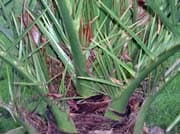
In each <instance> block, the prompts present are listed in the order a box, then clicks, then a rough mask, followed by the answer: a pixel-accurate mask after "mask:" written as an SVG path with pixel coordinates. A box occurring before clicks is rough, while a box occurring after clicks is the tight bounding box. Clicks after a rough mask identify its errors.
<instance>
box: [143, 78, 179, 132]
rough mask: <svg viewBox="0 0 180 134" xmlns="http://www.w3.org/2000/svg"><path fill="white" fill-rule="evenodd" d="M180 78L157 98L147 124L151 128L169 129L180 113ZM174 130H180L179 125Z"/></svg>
mask: <svg viewBox="0 0 180 134" xmlns="http://www.w3.org/2000/svg"><path fill="white" fill-rule="evenodd" d="M179 87H180V76H178V77H176V79H174V80H173V81H172V82H171V83H170V84H169V85H168V86H167V87H166V88H165V89H164V91H163V92H162V93H161V94H160V95H159V96H157V98H156V99H155V100H154V102H153V103H152V105H151V108H150V110H149V113H148V116H147V119H146V120H147V123H148V125H150V126H154V125H158V126H161V127H162V128H167V127H168V126H169V125H170V123H172V121H173V120H174V119H175V118H176V116H177V115H178V114H179V112H180V105H179V104H180V99H179V98H180V90H179ZM174 130H180V124H178V125H177V126H176V127H175V128H174Z"/></svg>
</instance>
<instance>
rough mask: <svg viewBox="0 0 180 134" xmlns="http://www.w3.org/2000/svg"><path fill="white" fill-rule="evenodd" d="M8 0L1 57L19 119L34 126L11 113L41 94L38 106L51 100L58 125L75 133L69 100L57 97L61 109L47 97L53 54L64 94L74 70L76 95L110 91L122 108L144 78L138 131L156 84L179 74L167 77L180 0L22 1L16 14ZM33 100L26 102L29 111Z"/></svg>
mask: <svg viewBox="0 0 180 134" xmlns="http://www.w3.org/2000/svg"><path fill="white" fill-rule="evenodd" d="M17 1H18V0H17ZM17 1H16V2H17ZM8 2H10V3H11V1H8ZM8 2H6V1H1V2H0V4H1V10H2V14H1V16H2V18H3V21H4V24H2V26H0V30H1V33H0V58H1V61H0V62H3V64H5V65H6V66H3V68H6V70H7V77H8V79H7V80H8V90H9V95H10V100H9V101H10V102H12V103H13V108H14V109H15V110H17V111H16V112H14V113H13V112H12V116H13V117H14V116H15V119H16V120H19V121H20V122H21V123H22V125H24V126H25V127H26V128H27V129H28V130H29V131H30V132H31V131H33V130H32V128H29V126H28V125H27V124H26V123H25V124H24V122H22V121H21V120H20V117H19V116H18V115H14V114H18V112H20V111H21V110H20V111H18V110H19V109H21V108H20V107H19V106H23V107H25V106H26V105H27V100H28V99H29V98H31V96H33V95H34V94H38V96H39V97H40V98H39V99H38V102H34V103H33V105H35V106H37V107H39V106H38V103H40V102H41V103H44V105H43V106H41V107H40V110H39V111H41V112H43V111H44V109H45V105H46V104H48V105H51V106H52V112H53V114H54V116H55V119H56V122H57V124H58V127H59V128H60V129H61V130H63V131H67V132H77V130H76V128H75V126H74V124H73V122H72V121H71V120H70V119H69V117H68V114H67V105H66V104H64V103H60V104H63V106H64V105H65V106H64V107H63V106H61V107H60V108H59V107H58V106H57V105H56V104H55V103H53V102H52V101H51V100H50V99H49V98H48V97H46V95H47V94H48V93H49V89H50V87H49V86H48V85H49V83H51V82H52V81H53V79H54V78H56V77H58V76H55V77H54V78H50V76H49V73H48V71H49V70H50V69H51V68H50V66H48V64H47V62H48V58H49V57H51V58H52V59H55V60H57V61H60V65H62V66H58V67H59V68H60V67H62V69H63V71H59V72H60V73H61V75H62V77H61V80H59V81H58V82H59V83H58V89H56V91H57V92H58V93H59V94H62V96H63V97H62V98H61V97H60V100H62V101H63V99H64V100H66V99H67V100H68V99H72V98H73V97H74V96H71V97H69V98H67V92H68V87H67V86H66V85H67V84H65V81H66V77H67V75H70V77H71V79H72V82H73V84H74V85H75V90H76V92H77V94H78V95H79V97H82V98H87V97H90V96H92V95H96V94H104V95H108V96H110V97H111V100H112V104H111V105H110V107H111V108H112V109H113V110H114V111H117V112H124V111H125V110H126V107H127V105H128V101H129V99H130V97H131V96H132V94H133V93H134V92H135V90H136V89H137V87H138V86H139V85H140V83H141V82H142V81H143V80H144V79H145V78H147V79H148V85H149V87H147V89H146V91H145V92H146V94H145V95H146V96H147V100H145V103H144V105H143V106H142V110H141V111H140V113H139V115H138V117H139V118H138V119H137V123H136V126H135V133H141V132H140V131H141V130H142V127H143V123H144V118H145V116H146V113H147V109H148V108H149V106H150V105H151V103H152V101H153V99H154V97H156V96H157V94H159V93H161V92H160V91H161V90H160V91H158V92H157V91H156V90H155V88H158V89H161V87H163V86H164V85H165V84H166V83H168V81H169V79H170V80H171V79H174V78H175V77H176V75H177V74H178V73H179V72H178V69H173V71H171V74H170V75H165V76H164V74H165V72H166V69H167V68H169V67H170V66H171V64H172V63H173V62H174V61H175V59H178V56H179V55H178V54H176V53H177V52H178V51H179V50H180V40H179V39H178V37H179V35H180V27H179V18H178V13H179V1H178V0H172V1H168V0H166V1H162V0H158V1H153V0H147V1H136V0H134V1H133V2H132V1H130V0H121V1H117V0H112V1H101V0H98V1H97V0H91V1H86V0H67V1H65V0H61V1H58V0H55V1H51V0H48V1H43V0H41V1H36V0H33V1H31V2H29V1H24V2H22V3H21V5H20V7H21V10H20V11H19V12H18V13H16V12H13V13H10V11H8V10H7V7H8V5H9V4H8ZM159 5H161V6H159ZM17 16H20V18H21V19H19V20H18V18H17ZM25 21H27V22H25ZM5 23H7V24H6V25H5ZM43 39H44V40H43ZM64 48H65V49H64ZM69 53H70V55H69ZM169 57H173V58H175V59H173V58H169ZM52 59H51V60H52ZM57 63H59V62H55V64H57ZM49 68H50V69H49ZM52 70H55V69H54V68H52ZM172 72H173V73H172ZM162 77H163V79H164V81H165V82H164V81H162V80H161V78H162ZM167 80H168V81H167ZM162 89H163V88H162ZM28 90H30V91H28ZM58 93H56V95H57V94H58ZM21 99H23V100H24V101H25V102H24V104H23V102H22V101H21ZM0 104H1V102H0ZM0 106H1V105H0ZM3 106H6V105H5V104H4V103H3ZM32 107H33V106H27V108H29V109H31V110H32ZM7 108H8V106H7ZM14 109H12V111H13V110H14ZM10 111H11V110H10ZM105 115H106V116H107V117H109V118H112V119H115V120H117V119H118V116H117V115H116V114H114V112H112V111H108V110H107V112H106V114H105ZM31 133H33V132H31Z"/></svg>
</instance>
